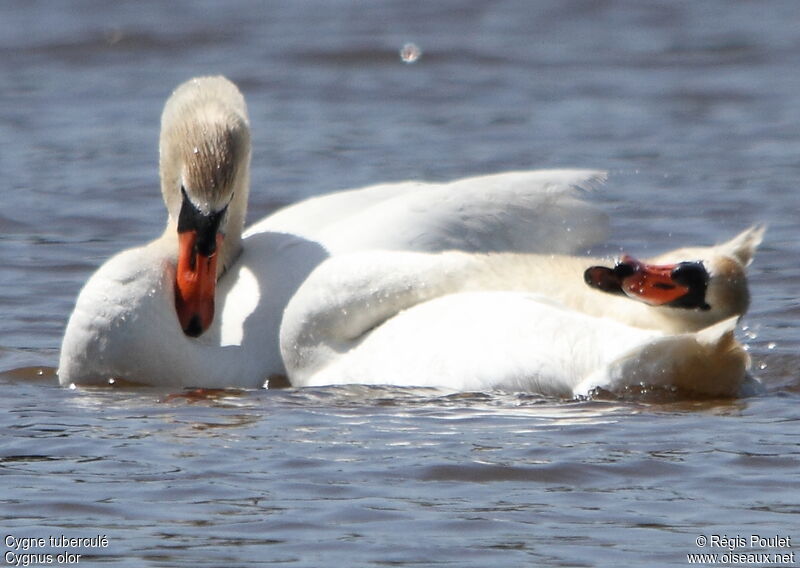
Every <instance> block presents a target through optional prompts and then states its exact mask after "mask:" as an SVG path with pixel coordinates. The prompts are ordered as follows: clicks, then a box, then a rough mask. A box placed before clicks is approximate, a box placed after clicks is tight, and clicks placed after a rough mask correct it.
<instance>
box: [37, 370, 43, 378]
mask: <svg viewBox="0 0 800 568" xmlns="http://www.w3.org/2000/svg"><path fill="white" fill-rule="evenodd" d="M36 374H37V375H39V376H40V377H41V376H42V375H44V369H39V370H37V371H36Z"/></svg>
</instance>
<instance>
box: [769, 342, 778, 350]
mask: <svg viewBox="0 0 800 568" xmlns="http://www.w3.org/2000/svg"><path fill="white" fill-rule="evenodd" d="M777 346H778V344H777V343H775V342H774V341H770V342H769V343H767V349H775V348H776V347H777Z"/></svg>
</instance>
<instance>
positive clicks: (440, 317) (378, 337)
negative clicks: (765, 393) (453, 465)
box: [281, 229, 762, 396]
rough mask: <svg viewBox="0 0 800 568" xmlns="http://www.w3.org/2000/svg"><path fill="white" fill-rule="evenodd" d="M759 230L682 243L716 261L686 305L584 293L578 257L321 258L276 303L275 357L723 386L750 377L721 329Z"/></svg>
mask: <svg viewBox="0 0 800 568" xmlns="http://www.w3.org/2000/svg"><path fill="white" fill-rule="evenodd" d="M761 232H762V230H761V229H751V230H749V231H746V232H745V233H743V234H742V235H740V236H739V237H737V238H735V239H733V241H730V242H728V243H725V244H723V245H719V246H718V247H710V248H707V249H695V250H694V251H692V254H693V256H691V257H689V258H702V257H701V256H700V255H701V254H702V255H705V256H706V258H708V259H711V260H712V261H713V265H712V266H713V267H714V268H718V269H720V270H722V271H725V276H722V278H720V277H719V274H718V275H717V277H716V278H714V277H712V278H711V280H710V287H709V291H710V292H711V293H710V294H709V295H708V296H707V300H708V302H709V303H710V306H708V309H705V310H694V311H691V310H686V309H683V310H678V309H676V308H654V307H652V306H649V305H645V304H640V303H635V302H632V301H631V300H629V299H619V298H617V297H613V296H610V297H607V298H605V300H606V301H603V300H604V298H601V297H594V296H596V295H597V294H600V293H598V292H595V291H594V290H591V289H589V288H582V287H580V286H577V285H573V284H572V283H575V282H580V281H581V280H580V273H581V268H582V267H585V266H586V264H587V263H588V262H590V259H579V258H574V257H557V256H539V255H519V254H489V255H483V254H469V253H462V252H443V253H438V254H424V253H415V252H387V251H374V252H372V251H370V252H361V253H353V254H350V255H346V256H341V257H337V258H331V259H329V260H326V261H325V262H324V263H322V264H321V265H320V266H319V267H318V268H317V269H316V270H315V271H314V272H313V273H312V274H311V275H310V276H309V277H308V279H307V280H306V282H305V283H304V284H303V285H302V286H301V287H300V289H299V290H298V291H297V293H296V294H295V296H294V297H293V298H292V300H290V302H289V304H288V306H287V308H286V313H285V316H284V324H283V326H282V328H281V348H282V353H283V357H284V362H285V364H286V366H287V369H288V371H289V376H290V377H291V380H292V384H294V385H297V386H319V385H328V384H344V383H363V384H401V385H411V386H435V387H441V388H449V389H454V390H486V389H507V390H514V391H533V392H538V393H541V394H549V395H557V396H575V395H586V394H588V393H589V392H590V391H591V390H592V389H594V388H596V387H602V388H605V389H608V390H612V391H619V390H623V389H625V388H626V387H628V386H632V385H638V384H647V385H648V386H665V387H670V388H679V389H681V391H682V392H684V393H693V394H699V395H704V396H735V395H738V394H739V393H740V392H741V390H742V388H743V386H744V385H745V384H747V383H748V381H752V380H751V379H749V378H748V377H747V376H746V371H747V368H748V364H749V358H748V356H747V354H746V352H745V351H744V349H743V348H742V346H741V345H739V344H738V343H737V342H736V340H735V339H734V337H733V331H734V328H735V325H736V320H737V314H736V313H735V311H736V310H737V309H740V310H744V309H745V308H746V303H747V292H746V283H745V281H744V272H743V269H744V265H746V264H747V263H748V262H749V260H750V258H751V256H752V253H753V250H754V247H755V245H756V244H757V242H758V241H760V234H761ZM721 252H725V253H729V254H730V255H731V256H723V255H722V254H721ZM684 258H685V257H684ZM712 270H713V268H712ZM728 284H730V286H727V285H728ZM734 292H738V293H739V294H742V296H741V297H737V298H736V302H734V303H733V304H732V306H735V308H731V306H727V307H725V308H724V309H722V306H721V305H720V304H717V301H718V300H728V299H729V298H726V297H725V296H724V295H725V294H729V293H734ZM543 294H546V295H543ZM715 304H716V305H717V306H718V308H719V309H717V308H714V307H713V306H714V305H715ZM729 308H730V309H729ZM739 313H743V312H739ZM710 314H713V316H710ZM687 316H689V317H687ZM726 316H727V317H728V319H722V320H720V319H719V318H720V317H726ZM714 318H716V322H715V321H714ZM637 324H640V326H637ZM704 325H710V327H706V328H705V329H702V330H700V331H691V330H696V329H699V328H700V327H701V326H704ZM667 332H670V333H667Z"/></svg>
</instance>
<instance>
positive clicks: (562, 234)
mask: <svg viewBox="0 0 800 568" xmlns="http://www.w3.org/2000/svg"><path fill="white" fill-rule="evenodd" d="M160 148H161V160H160V169H161V189H162V194H163V197H164V201H165V203H166V205H167V209H168V213H169V217H168V222H167V227H166V229H165V232H164V234H163V235H162V236H161V237H160V238H159V239H157V240H155V241H153V242H152V243H150V244H148V245H146V246H144V247H140V248H134V249H129V250H126V251H123V252H122V253H120V254H118V255H117V256H115V257H113V258H112V259H111V260H109V261H108V262H107V263H106V264H104V265H103V266H101V267H100V269H99V270H98V271H97V272H96V273H95V274H94V275H93V276H92V277H91V278H90V280H89V281H88V282H87V283H86V285H85V286H84V288H83V290H82V291H81V293H80V295H79V297H78V300H77V303H76V306H75V310H74V311H73V313H72V315H71V317H70V320H69V323H68V325H67V328H66V331H65V335H64V340H63V343H62V349H61V357H60V361H59V371H58V374H59V380H60V381H61V383H62V384H70V383H81V384H87V383H88V384H98V383H105V382H106V381H107V380H108V379H109V378H124V379H127V380H130V381H133V382H138V383H145V384H153V385H169V386H181V385H183V386H199V387H216V386H245V387H257V386H261V385H262V384H263V382H264V381H265V379H267V378H269V377H270V376H271V375H275V374H284V373H286V367H285V365H284V363H283V360H282V355H281V351H280V344H279V329H280V326H281V322H282V320H283V319H284V308H285V307H286V305H287V303H288V302H289V300H290V298H291V297H292V296H293V295H294V294H295V292H296V291H297V289H298V287H299V286H300V285H301V284H302V283H303V282H304V281H305V280H306V278H307V277H308V275H309V274H310V273H311V272H312V270H314V269H315V268H316V267H317V266H318V265H319V264H320V263H322V262H323V261H325V260H326V259H328V258H329V257H332V256H342V257H344V256H346V253H351V252H354V251H364V250H374V249H384V250H396V251H402V250H412V251H421V252H425V253H436V252H440V251H446V250H449V249H460V250H463V251H469V252H471V253H489V252H495V253H496V252H510V251H513V252H524V253H548V254H549V253H561V254H568V253H572V252H575V251H578V250H581V249H584V248H585V247H586V246H587V245H588V244H591V243H594V242H596V241H598V240H600V239H601V238H602V236H603V235H604V232H605V224H606V219H605V216H604V215H603V214H602V213H600V212H598V211H597V210H596V208H594V207H592V206H590V205H588V204H587V203H585V202H584V201H582V200H581V190H580V189H579V188H588V187H591V186H593V185H595V184H597V183H598V182H599V181H602V179H604V174H603V173H602V172H594V171H582V170H555V171H537V172H511V173H506V174H498V175H493V176H484V177H480V178H471V179H465V180H459V181H456V182H452V183H448V184H423V183H417V182H405V183H399V184H386V185H379V186H374V187H369V188H365V189H359V190H351V191H343V192H339V193H335V194H331V195H327V196H322V197H318V198H314V199H311V200H308V201H305V202H302V203H299V204H296V205H294V206H291V207H288V208H286V209H284V210H283V211H279V212H277V213H275V214H273V215H271V216H269V217H267V218H266V219H264V220H262V221H261V222H259V223H257V224H256V225H254V226H253V227H251V228H250V229H249V230H248V231H247V232H245V233H244V234H242V227H243V222H244V218H245V210H246V204H247V194H248V186H249V160H250V137H249V127H248V120H247V114H246V108H245V103H244V99H243V97H242V96H241V94H240V93H239V91H238V89H236V87H235V86H234V85H233V84H232V83H230V82H229V81H227V80H226V79H224V78H221V77H216V78H199V79H193V80H191V81H188V82H187V83H185V84H183V85H181V86H180V87H178V88H177V89H176V91H175V92H174V93H173V95H172V96H171V97H170V99H169V100H168V101H167V104H166V106H165V109H164V113H163V116H162V130H161V140H160ZM743 238H744V237H743ZM744 240H747V238H744ZM756 240H757V239H756V238H755V237H751V238H750V241H753V242H755V241H756ZM755 244H757V243H755ZM755 244H753V245H752V247H751V251H750V253H749V254H750V255H752V248H754V247H755ZM740 248H742V250H744V248H746V247H740ZM712 256H713V255H712ZM680 258H681V259H682V260H685V259H687V258H686V257H680ZM689 258H691V257H689ZM747 261H749V257H748V258H747V259H744V258H743V259H739V260H738V261H737V262H739V264H742V265H743V264H746V263H747ZM581 262H584V263H585V261H581ZM734 264H736V263H734ZM331 266H332V267H334V268H335V266H336V265H335V264H331ZM582 266H583V265H582ZM584 268H585V266H584ZM711 272H712V274H711V279H710V281H709V283H708V296H709V297H710V296H711V294H712V290H713V289H714V286H715V283H720V284H721V287H722V289H724V290H733V292H731V293H733V295H734V296H735V297H736V298H739V300H741V299H742V298H744V301H743V302H742V301H740V302H739V303H738V304H737V302H736V301H734V302H731V303H728V304H725V305H724V306H723V305H719V306H716V305H712V310H710V311H708V312H706V313H704V314H702V315H699V316H698V314H695V313H694V312H692V311H687V310H673V309H671V308H653V307H651V306H646V305H643V304H638V303H636V302H633V301H631V300H627V299H624V298H617V297H614V296H611V295H606V294H603V293H601V292H598V291H596V290H592V289H590V288H588V287H586V286H584V285H582V284H580V282H581V278H582V276H581V275H580V271H578V273H577V274H578V276H577V278H578V285H577V289H579V290H580V291H581V294H582V295H589V297H591V298H594V299H595V300H597V299H598V298H599V299H600V301H601V303H603V304H604V305H607V306H614V305H624V306H627V307H626V308H625V309H629V310H632V311H633V312H634V313H641V314H644V315H640V316H637V317H640V318H641V319H643V320H645V321H648V322H652V321H653V320H652V319H649V317H648V316H647V315H646V314H648V313H650V314H651V313H654V312H659V313H662V312H663V313H673V312H674V315H672V316H664V318H665V319H664V321H665V322H666V321H670V322H675V321H687V320H688V321H690V320H692V318H694V317H698V318H699V319H698V321H700V320H702V322H703V323H704V322H705V321H706V320H709V319H710V320H714V321H719V320H721V319H723V318H724V317H726V316H727V315H730V314H731V313H734V314H739V313H742V312H743V310H744V308H746V303H747V302H746V283H745V281H744V280H743V278H744V277H743V272H742V278H741V279H738V280H737V279H736V278H734V279H733V280H731V279H725V278H718V277H717V275H715V274H713V270H712V271H711ZM365 274H369V271H367V272H366V273H365ZM215 276H217V277H218V280H217V278H215ZM351 276H357V275H351ZM570 278H572V275H571V276H570ZM737 278H738V277H737ZM558 280H559V279H558V278H556V279H555V280H553V282H551V284H553V283H554V284H555V286H556V287H558V288H560V289H561V285H559V284H558ZM317 281H318V279H317ZM333 281H336V278H333V279H332V282H333ZM375 285H376V286H378V285H379V284H378V283H377V281H376V284H375ZM551 287H552V286H551ZM742 290H743V292H742ZM541 292H543V293H547V290H542V291H541ZM298 302H299V301H297V302H294V305H295V306H298V305H300V304H299V303H298ZM587 303H588V304H592V302H591V301H589V302H587ZM631 306H634V307H631ZM319 309H320V307H319V306H318V305H317V304H314V302H313V301H312V302H310V304H309V305H308V306H306V307H301V308H300V309H299V311H298V312H297V313H298V314H299V315H300V317H301V318H302V317H305V315H307V314H310V313H316V312H317V311H319ZM614 309H616V308H614ZM367 312H369V310H367ZM659 317H661V316H658V317H656V318H655V320H656V323H655V324H653V325H654V326H655V327H657V328H658V327H664V326H666V325H667V324H665V323H659V322H658V319H659ZM298 321H299V320H298ZM348 325H350V323H348V322H346V324H345V327H347V326H348ZM681 325H683V326H684V327H686V326H688V327H689V328H696V327H698V325H699V324H698V323H691V321H690V323H689V324H681ZM289 327H290V328H291V329H294V330H298V329H302V326H301V325H299V323H298V322H295V323H294V324H292V325H290V326H289ZM667 327H668V326H667ZM362 331H364V330H362ZM290 335H291V334H290V333H289V332H288V331H287V335H286V337H289V336H290ZM293 380H294V377H293ZM300 382H302V381H300Z"/></svg>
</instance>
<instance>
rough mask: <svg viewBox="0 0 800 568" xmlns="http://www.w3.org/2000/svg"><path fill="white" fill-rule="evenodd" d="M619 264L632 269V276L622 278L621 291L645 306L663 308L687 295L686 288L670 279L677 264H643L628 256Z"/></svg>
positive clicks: (687, 290) (687, 289) (687, 288)
mask: <svg viewBox="0 0 800 568" xmlns="http://www.w3.org/2000/svg"><path fill="white" fill-rule="evenodd" d="M620 264H625V265H628V266H630V267H631V268H632V269H633V274H631V275H630V276H627V277H624V278H622V281H621V284H622V291H623V292H625V294H627V295H628V296H630V297H635V298H639V299H640V300H642V301H643V302H645V303H646V304H650V305H651V306H663V305H665V304H669V303H670V302H674V301H675V300H677V299H678V298H680V297H682V296H685V295H686V294H688V293H689V287H688V286H683V285H682V284H679V283H677V282H676V281H675V280H674V279H673V277H672V271H673V270H675V269H676V268H677V267H678V265H677V264H645V263H643V262H639V261H638V260H636V259H635V258H633V257H631V256H628V255H625V256H623V257H622V260H621V261H620Z"/></svg>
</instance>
